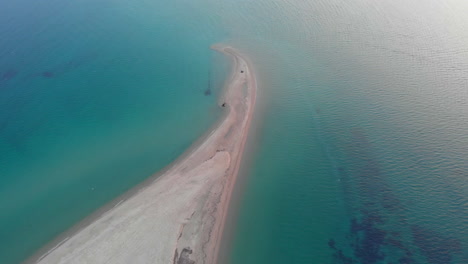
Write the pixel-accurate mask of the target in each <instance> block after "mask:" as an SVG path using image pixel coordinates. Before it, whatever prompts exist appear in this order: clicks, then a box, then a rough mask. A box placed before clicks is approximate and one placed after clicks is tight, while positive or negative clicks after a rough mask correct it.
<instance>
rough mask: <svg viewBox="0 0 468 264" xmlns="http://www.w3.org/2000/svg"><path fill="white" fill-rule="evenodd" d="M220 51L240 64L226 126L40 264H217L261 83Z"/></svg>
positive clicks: (229, 93) (226, 99) (230, 87)
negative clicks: (257, 91)
mask: <svg viewBox="0 0 468 264" xmlns="http://www.w3.org/2000/svg"><path fill="white" fill-rule="evenodd" d="M213 48H214V49H216V50H218V51H220V52H223V53H225V54H227V55H229V56H230V57H231V58H232V59H233V63H234V67H233V72H232V74H231V77H230V80H229V82H228V84H227V87H226V91H225V94H224V96H223V97H222V98H221V101H220V107H222V105H223V103H226V105H225V108H226V110H227V114H226V116H225V117H223V120H221V121H220V122H219V124H218V125H217V126H216V128H214V130H213V131H211V133H210V134H209V135H208V136H206V138H205V140H203V142H200V143H199V144H198V145H197V146H194V147H193V148H191V149H190V150H189V152H188V153H187V154H185V158H183V159H181V160H179V161H177V162H175V163H174V164H173V165H172V166H171V168H170V169H169V170H168V171H166V172H165V173H163V174H162V175H161V176H159V177H158V178H157V179H156V180H154V181H153V182H151V183H150V184H148V185H147V186H145V187H144V188H142V189H141V190H140V191H138V192H137V193H135V194H134V195H133V196H131V197H130V198H128V199H127V200H125V201H123V202H122V203H119V204H117V205H116V206H115V207H114V208H112V209H110V210H109V211H107V212H106V213H104V214H102V215H101V216H99V217H98V218H97V219H95V220H94V221H93V222H91V223H90V224H89V225H87V226H86V227H84V228H82V229H81V230H79V231H78V232H76V233H75V234H73V235H72V236H70V237H69V238H68V239H67V240H66V241H64V242H63V243H61V244H59V245H56V246H55V247H54V248H52V249H51V250H49V252H48V253H46V254H44V255H43V256H42V257H41V258H39V260H37V262H36V263H41V264H42V263H47V264H49V263H67V264H68V263H80V264H83V263H99V264H101V263H111V264H117V263H122V264H128V263H132V264H133V263H177V264H191V263H197V264H200V263H213V264H214V263H216V261H217V255H218V247H219V243H220V239H221V233H222V230H223V226H224V222H225V217H226V211H227V206H228V203H229V200H230V197H231V193H232V188H233V185H234V182H235V179H236V176H237V174H238V171H239V166H240V162H241V156H242V152H243V150H244V145H245V142H246V138H247V134H248V130H249V126H250V122H251V119H252V114H253V110H254V104H255V96H256V89H257V84H256V80H255V76H254V74H253V72H252V69H251V67H250V66H249V64H248V62H247V61H246V60H245V59H244V58H243V57H242V55H241V54H239V53H238V52H237V51H235V50H234V49H232V48H230V47H222V46H214V47H213ZM241 71H243V73H241Z"/></svg>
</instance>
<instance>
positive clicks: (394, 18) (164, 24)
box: [0, 0, 468, 264]
mask: <svg viewBox="0 0 468 264" xmlns="http://www.w3.org/2000/svg"><path fill="white" fill-rule="evenodd" d="M466 13H468V5H467V4H466V3H465V2H464V1H462V0H450V1H444V2H443V3H442V2H440V1H436V0H424V1H423V0H416V1H412V2H411V3H408V1H400V0H397V1H385V2H375V1H370V0H357V1H351V2H350V1H342V0H331V1H330V0H328V1H325V0H316V1H303V0H290V1H283V0H269V1H266V0H262V1H247V0H241V1H239V0H237V1H234V0H221V1H220V0H199V1H194V0H193V1H192V0H176V1H171V2H163V1H157V0H152V1H150V0H138V1H123V0H117V1H110V0H93V1H91V0H85V1H67V2H64V1H59V0H46V1H40V2H38V1H32V0H20V1H14V2H13V1H9V2H8V3H7V2H6V1H1V2H0V150H1V151H0V181H1V182H0V243H1V245H2V247H0V262H1V263H18V262H19V261H21V260H22V259H25V258H26V257H27V256H29V255H31V254H33V253H34V252H35V250H37V249H38V248H40V247H41V246H42V245H44V244H45V243H46V242H48V241H50V240H51V239H53V238H54V237H55V236H57V235H58V234H60V233H61V232H63V231H64V230H66V229H67V228H69V227H70V226H72V225H73V224H74V223H76V222H77V221H79V220H80V219H82V218H83V217H85V216H86V215H88V214H89V213H91V212H92V211H94V210H95V209H97V208H99V207H100V206H101V205H103V204H105V203H106V202H108V201H110V200H111V199H112V198H114V197H116V196H117V195H119V194H121V193H122V192H124V191H125V190H128V189H129V188H131V187H132V186H135V185H136V184H137V183H139V182H141V181H142V180H144V179H145V178H147V177H149V176H150V175H151V174H152V173H154V172H156V171H158V170H159V169H161V168H163V167H164V166H165V165H167V164H168V163H169V162H171V161H172V160H174V159H175V158H176V157H177V156H178V155H179V154H180V153H182V152H183V151H184V149H186V148H187V147H188V146H189V145H190V144H191V143H192V142H193V141H194V140H195V139H196V138H197V137H199V136H200V135H202V134H203V132H204V131H206V130H207V129H208V128H209V127H210V125H211V124H213V122H214V121H215V120H216V118H217V117H219V114H220V113H219V110H218V108H217V107H216V96H217V95H218V92H219V89H220V87H221V85H222V83H223V79H224V77H225V75H226V72H227V69H228V66H227V62H226V61H225V60H224V59H223V58H222V56H220V55H217V54H215V53H214V52H212V51H210V50H209V49H208V47H209V46H210V45H211V44H213V43H217V42H225V43H229V44H231V45H233V46H236V47H237V48H238V49H240V50H242V51H243V52H245V53H246V54H247V55H248V56H249V57H250V58H251V60H252V61H253V63H254V66H255V70H256V72H257V74H258V79H259V84H260V100H261V101H262V102H261V104H260V105H261V108H260V109H259V111H258V116H257V119H256V121H255V124H254V128H255V130H256V131H255V132H256V135H257V137H256V138H255V140H254V142H251V144H253V145H255V147H253V148H252V149H253V150H254V153H253V154H252V155H251V156H250V157H251V160H249V164H251V168H249V170H248V173H247V174H246V175H243V178H242V186H239V189H240V190H239V193H240V194H241V196H240V197H239V201H238V203H237V204H238V206H237V207H238V208H236V209H235V211H236V212H237V214H236V215H235V216H233V219H231V222H233V223H235V224H234V226H233V227H232V229H233V233H232V234H231V237H230V243H227V248H226V249H225V251H226V252H228V253H227V256H225V260H224V261H225V262H229V263H236V264H237V263H242V264H248V263H256V264H258V263H324V264H325V263H336V264H343V263H347V264H349V263H363V264H372V263H379V264H380V263H429V264H442V263H444V264H445V263H457V264H458V263H460V264H463V263H468V250H467V245H468V234H467V231H466V230H468V197H467V194H468V178H467V175H468V167H467V166H468V165H467V164H468V133H467V132H466V131H468V104H467V102H468V93H467V91H468V90H467V87H468V53H467V50H466V43H467V41H468V33H466V30H465V29H466V27H467V25H468V20H467V19H466V18H465V14H466ZM207 87H211V89H212V93H211V94H209V95H205V94H206V89H207Z"/></svg>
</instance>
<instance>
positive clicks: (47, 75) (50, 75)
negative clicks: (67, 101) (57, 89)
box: [42, 71, 54, 78]
mask: <svg viewBox="0 0 468 264" xmlns="http://www.w3.org/2000/svg"><path fill="white" fill-rule="evenodd" d="M42 77H45V78H52V77H54V73H53V72H50V71H45V72H43V73H42Z"/></svg>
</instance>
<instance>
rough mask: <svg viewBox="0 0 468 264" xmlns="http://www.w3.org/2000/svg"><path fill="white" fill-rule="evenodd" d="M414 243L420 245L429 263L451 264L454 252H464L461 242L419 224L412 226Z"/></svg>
mask: <svg viewBox="0 0 468 264" xmlns="http://www.w3.org/2000/svg"><path fill="white" fill-rule="evenodd" d="M411 232H412V235H413V239H414V243H415V244H416V245H417V246H418V247H419V249H420V250H421V252H422V253H423V255H424V256H425V257H426V259H427V261H428V263H431V264H450V263H451V262H452V256H453V254H458V253H461V252H462V246H461V242H460V240H458V239H455V238H451V237H448V236H445V235H443V234H440V233H438V232H435V231H432V230H429V229H426V228H423V227H421V226H418V225H413V226H411Z"/></svg>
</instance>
